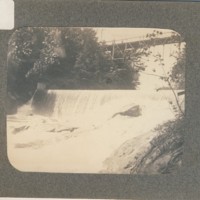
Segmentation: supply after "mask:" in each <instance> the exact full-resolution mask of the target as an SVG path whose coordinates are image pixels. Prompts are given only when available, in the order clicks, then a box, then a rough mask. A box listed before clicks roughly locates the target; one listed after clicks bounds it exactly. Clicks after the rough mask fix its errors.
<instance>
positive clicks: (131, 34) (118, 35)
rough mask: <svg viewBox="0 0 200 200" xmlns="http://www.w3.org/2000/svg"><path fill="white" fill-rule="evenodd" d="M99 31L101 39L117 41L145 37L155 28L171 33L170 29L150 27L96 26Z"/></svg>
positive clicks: (98, 35) (98, 34)
mask: <svg viewBox="0 0 200 200" xmlns="http://www.w3.org/2000/svg"><path fill="white" fill-rule="evenodd" d="M94 30H95V31H96V32H97V37H98V40H99V41H106V42H107V41H109V42H111V41H114V40H115V41H116V40H126V39H132V38H133V40H134V38H136V37H141V38H144V37H145V36H146V34H147V33H152V32H153V31H154V30H160V31H162V32H163V33H171V32H173V31H172V30H169V29H150V28H148V29H147V28H94Z"/></svg>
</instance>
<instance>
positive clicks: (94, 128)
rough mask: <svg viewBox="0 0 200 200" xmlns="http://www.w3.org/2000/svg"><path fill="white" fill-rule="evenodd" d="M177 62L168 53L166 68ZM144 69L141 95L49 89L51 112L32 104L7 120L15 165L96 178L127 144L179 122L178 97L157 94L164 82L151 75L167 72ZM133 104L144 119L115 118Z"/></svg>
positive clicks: (150, 63)
mask: <svg viewBox="0 0 200 200" xmlns="http://www.w3.org/2000/svg"><path fill="white" fill-rule="evenodd" d="M154 48H155V49H154V50H155V52H156V48H157V47H154ZM159 48H161V47H159ZM169 48H170V46H169V45H166V47H165V50H166V49H168V51H169ZM171 48H172V47H171ZM157 50H158V49H157ZM149 59H153V57H150V58H149ZM173 59H174V58H173ZM173 63H174V60H170V56H169V55H168V56H167V54H166V53H165V68H169V69H171V67H172V66H173ZM146 64H147V68H146V70H145V73H146V74H145V73H141V74H140V79H139V81H140V83H141V84H140V86H139V88H138V90H49V91H48V92H47V96H46V98H45V101H42V102H41V105H40V108H42V110H43V111H45V109H46V111H49V110H50V111H51V112H44V113H45V114H44V115H43V113H40V114H38V113H35V112H34V110H33V109H32V108H31V104H29V105H25V106H23V107H22V108H20V109H19V110H18V113H17V114H16V115H11V116H8V118H7V119H8V120H7V130H8V157H9V160H10V162H11V163H12V165H13V166H15V167H16V168H17V169H19V170H22V171H43V172H68V173H70V172H75V173H98V172H100V171H101V170H102V169H103V162H104V161H105V159H106V158H108V157H109V156H110V155H111V154H112V153H113V151H115V150H116V149H117V148H119V146H120V145H122V144H123V143H124V142H126V141H127V140H129V139H131V138H134V137H140V136H142V138H144V140H146V141H147V138H149V137H150V136H149V134H151V133H152V130H153V129H154V128H155V127H157V126H158V125H161V124H163V123H164V122H166V121H168V120H173V119H175V113H174V111H173V109H172V105H171V103H170V102H173V104H175V97H174V94H173V93H172V91H171V90H161V91H156V89H157V87H164V86H163V84H166V83H165V82H163V81H162V80H161V79H159V78H158V77H156V76H151V75H148V74H147V73H152V71H153V72H154V69H155V68H156V73H161V74H160V75H163V69H162V68H160V66H156V67H155V62H153V60H151V61H148V62H147V63H146ZM168 65H170V66H168ZM159 70H160V71H159ZM166 72H168V71H167V70H166ZM177 92H178V91H176V93H177ZM179 98H181V99H180V102H182V101H183V100H184V99H183V97H182V96H181V97H179ZM134 105H139V107H140V108H141V115H140V116H137V117H130V116H123V115H115V114H116V113H120V112H123V111H125V110H127V109H129V108H131V107H132V106H134ZM47 113H48V115H47ZM113 116H116V117H113ZM145 137H147V138H145ZM151 137H153V136H151ZM148 140H149V139H148ZM146 141H140V144H138V145H142V143H144V144H145V142H146ZM135 148H137V146H136V147H135ZM119 173H120V172H119Z"/></svg>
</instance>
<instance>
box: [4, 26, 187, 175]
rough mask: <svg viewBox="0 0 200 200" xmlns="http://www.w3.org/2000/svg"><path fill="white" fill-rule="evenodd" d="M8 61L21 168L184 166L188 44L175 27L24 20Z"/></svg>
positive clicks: (12, 132)
mask: <svg viewBox="0 0 200 200" xmlns="http://www.w3.org/2000/svg"><path fill="white" fill-rule="evenodd" d="M7 60H8V66H7V67H8V75H7V76H8V82H7V83H8V87H7V91H8V99H7V102H8V107H7V109H8V110H7V112H8V115H7V138H8V140H7V141H8V143H7V147H8V158H9V160H10V162H11V164H12V165H13V166H14V167H16V168H17V169H18V170H20V171H31V172H37V171H38V172H65V173H106V174H109V173H116V174H138V173H140V174H141V173H145V174H166V173H171V172H173V171H174V170H177V169H178V168H179V167H180V165H181V159H182V153H183V152H182V150H183V134H182V129H181V126H182V123H183V122H182V121H183V116H184V90H185V87H184V85H185V74H184V73H185V43H184V40H183V38H182V37H181V35H179V34H178V33H177V32H174V31H172V30H165V29H140V28H63V27H62V28H61V27H54V28H42V27H39V28H35V27H33V28H32V27H28V28H20V29H17V30H15V32H14V33H13V34H12V36H11V38H10V40H9V46H8V59H7ZM181 94H183V95H181ZM144 124H145V126H144Z"/></svg>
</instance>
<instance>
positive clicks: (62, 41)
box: [8, 28, 135, 104]
mask: <svg viewBox="0 0 200 200" xmlns="http://www.w3.org/2000/svg"><path fill="white" fill-rule="evenodd" d="M130 72H131V73H130ZM132 74H133V69H132V68H131V67H130V63H129V62H128V60H123V62H118V61H115V60H113V59H111V57H110V56H109V55H107V54H106V53H105V51H104V48H103V45H102V44H99V43H98V41H97V37H96V32H95V31H94V30H93V29H91V28H21V29H18V30H16V31H15V32H14V33H13V35H12V37H11V38H10V42H9V51H8V96H9V99H10V100H11V103H13V102H15V103H16V101H17V104H23V103H24V102H26V101H27V100H29V99H30V97H31V96H32V95H33V93H34V91H35V89H36V85H37V82H38V81H40V82H45V83H46V84H47V87H49V88H54V89H55V88H56V89H114V88H118V89H120V88H123V89H127V88H134V87H135V85H134V84H133V82H132V81H133V76H132Z"/></svg>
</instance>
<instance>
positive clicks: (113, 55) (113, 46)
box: [112, 41, 115, 60]
mask: <svg viewBox="0 0 200 200" xmlns="http://www.w3.org/2000/svg"><path fill="white" fill-rule="evenodd" d="M114 57H115V41H113V45H112V60H114Z"/></svg>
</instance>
